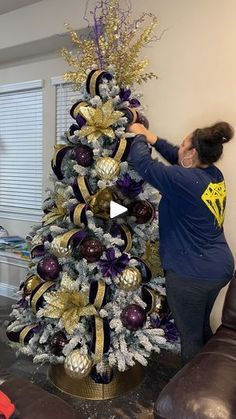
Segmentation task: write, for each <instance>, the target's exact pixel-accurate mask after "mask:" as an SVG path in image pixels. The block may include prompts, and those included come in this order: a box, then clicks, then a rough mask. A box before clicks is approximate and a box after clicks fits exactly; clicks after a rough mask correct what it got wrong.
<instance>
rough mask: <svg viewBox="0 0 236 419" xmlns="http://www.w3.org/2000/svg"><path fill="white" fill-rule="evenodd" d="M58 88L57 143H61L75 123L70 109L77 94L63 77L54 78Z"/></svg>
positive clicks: (54, 83)
mask: <svg viewBox="0 0 236 419" xmlns="http://www.w3.org/2000/svg"><path fill="white" fill-rule="evenodd" d="M51 80H52V84H53V85H55V87H56V142H57V143H61V136H62V135H63V134H64V133H65V132H66V131H67V130H68V129H69V127H70V126H71V125H72V124H73V123H75V120H74V119H73V118H71V116H70V108H71V106H72V105H73V103H74V102H76V100H78V95H77V99H76V93H75V92H74V91H73V88H72V84H71V83H65V82H64V81H63V78H62V77H52V79H51Z"/></svg>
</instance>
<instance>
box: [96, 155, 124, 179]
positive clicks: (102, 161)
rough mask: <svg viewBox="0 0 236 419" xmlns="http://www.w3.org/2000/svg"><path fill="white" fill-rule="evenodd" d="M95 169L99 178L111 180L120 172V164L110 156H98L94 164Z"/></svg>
mask: <svg viewBox="0 0 236 419" xmlns="http://www.w3.org/2000/svg"><path fill="white" fill-rule="evenodd" d="M95 170H96V172H97V175H98V177H99V178H100V179H103V180H111V179H113V178H114V177H115V176H117V175H118V174H119V172H120V164H119V162H118V161H117V160H115V159H113V158H112V157H99V158H98V159H97V161H96V164H95Z"/></svg>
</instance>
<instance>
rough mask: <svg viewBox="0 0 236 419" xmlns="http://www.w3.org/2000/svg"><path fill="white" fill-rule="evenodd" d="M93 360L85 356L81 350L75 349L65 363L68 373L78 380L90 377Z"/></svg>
mask: <svg viewBox="0 0 236 419" xmlns="http://www.w3.org/2000/svg"><path fill="white" fill-rule="evenodd" d="M92 366H93V363H92V359H91V358H90V357H89V356H88V355H84V354H82V353H81V352H80V350H79V349H75V350H74V351H72V352H71V353H70V354H69V355H67V357H66V359H65V363H64V368H65V371H66V373H67V374H68V375H69V376H70V377H72V378H77V379H78V380H79V379H81V378H84V377H87V375H89V373H90V371H91V369H92Z"/></svg>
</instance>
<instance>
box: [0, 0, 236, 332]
mask: <svg viewBox="0 0 236 419" xmlns="http://www.w3.org/2000/svg"><path fill="white" fill-rule="evenodd" d="M85 3H86V2H85V1H82V2H78V1H77V0H76V1H75V0H67V1H66V2H64V1H63V0H60V1H57V0H44V1H43V2H40V3H37V4H35V5H33V6H31V8H25V12H24V13H22V10H23V9H22V10H21V11H15V12H14V13H13V14H10V13H9V14H8V15H3V16H2V17H1V21H0V23H1V25H0V34H1V31H2V32H3V34H4V37H3V36H1V39H6V32H7V31H8V32H9V36H10V38H9V39H8V41H7V40H5V41H4V42H5V44H6V45H5V46H6V47H7V45H10V46H12V45H13V44H14V42H15V44H16V43H17V42H18V41H17V38H18V40H19V42H20V40H21V42H23V41H24V42H25V41H26V40H27V38H26V29H25V24H22V26H20V27H19V28H18V30H17V31H16V32H17V34H16V32H15V33H14V34H12V35H10V32H12V27H14V23H16V22H17V21H19V19H21V20H20V21H21V22H23V23H24V22H25V21H26V17H27V22H28V25H27V37H28V38H29V39H30V40H31V41H32V40H35V39H36V38H37V37H38V38H39V37H40V36H41V38H43V37H44V36H45V34H46V35H47V36H49V35H51V34H53V33H56V32H57V31H58V32H63V31H64V27H63V23H64V22H65V21H69V22H71V23H72V24H73V25H76V23H77V22H78V23H79V25H77V27H78V26H79V27H81V24H82V23H81V22H82V20H81V16H82V15H83V13H84V5H85ZM90 4H91V2H90ZM133 5H134V14H140V13H141V12H143V11H151V12H153V13H155V14H156V15H157V16H158V17H159V29H158V35H161V33H162V31H163V30H164V33H163V34H162V37H161V39H160V40H159V41H158V42H156V43H153V45H152V46H150V47H148V48H146V49H145V50H144V51H143V54H144V55H147V56H148V57H149V58H150V62H151V66H150V69H151V70H152V71H154V72H156V73H158V75H159V80H157V81H150V82H148V83H147V84H145V85H143V86H142V87H140V90H141V91H142V92H143V93H144V99H143V100H144V103H145V104H147V105H148V110H147V116H148V118H149V120H150V124H151V128H152V130H154V131H155V132H156V133H157V134H158V135H160V136H163V137H166V138H168V139H170V140H172V141H174V142H176V143H180V142H181V140H182V138H183V137H184V135H185V134H186V133H188V132H190V131H192V130H193V129H195V128H197V127H202V126H205V125H208V124H212V123H213V122H215V121H217V120H226V121H228V122H230V123H231V124H232V125H233V126H234V127H235V129H236V113H235V109H236V83H235V74H236V58H235V40H236V25H235V16H236V2H235V0H225V1H224V2H222V1H221V0H199V1H196V0H178V1H176V0H175V1H173V0H147V1H146V2H145V4H144V2H143V0H133ZM82 6H83V7H82ZM26 9H27V10H26ZM36 11H37V13H36ZM4 16H5V17H4ZM63 16H65V18H64V19H63ZM4 19H5V20H4ZM30 21H31V22H35V25H36V26H35V25H32V23H30ZM11 22H12V24H11V25H10V23H11ZM36 22H38V23H37V24H36ZM3 34H2V35H3ZM65 69H66V65H65V64H64V63H63V60H62V59H60V58H58V59H55V58H53V59H52V58H51V59H44V61H42V60H39V61H35V62H27V63H24V64H21V65H14V66H11V67H8V68H2V69H0V80H1V83H11V82H17V81H25V80H33V79H39V78H43V79H44V80H45V89H44V117H45V119H44V122H45V128H44V170H45V177H44V186H45V185H46V183H47V182H46V176H47V173H48V171H49V160H50V156H51V154H52V148H53V143H54V137H55V107H54V103H55V102H54V101H55V96H54V89H53V88H52V87H51V85H50V77H51V76H55V75H60V74H62V73H63V71H64V70H65ZM235 155H236V142H235V140H234V141H232V142H231V143H230V144H227V145H226V146H225V152H224V157H223V159H222V161H221V162H220V164H219V166H220V168H221V169H222V170H223V172H224V174H225V178H226V182H227V187H228V203H227V205H228V206H227V213H226V220H225V232H226V236H227V239H228V241H229V243H230V246H231V248H232V251H233V253H234V255H235V254H236V183H235V181H234V159H235V157H234V156H235ZM1 223H2V220H0V224H1ZM5 225H6V223H5ZM15 226H16V225H14V223H12V222H11V224H9V226H8V225H7V227H9V229H10V231H11V232H13V230H14V229H15ZM16 227H17V229H19V230H21V231H22V232H23V231H24V232H25V233H26V232H27V229H28V225H27V224H25V225H23V224H21V226H19V223H17V226H16ZM220 307H221V302H219V303H218V304H217V313H216V314H215V317H214V316H213V317H214V318H213V323H214V324H217V323H218V321H219V320H218V319H219V315H220Z"/></svg>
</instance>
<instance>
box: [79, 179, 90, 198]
mask: <svg viewBox="0 0 236 419" xmlns="http://www.w3.org/2000/svg"><path fill="white" fill-rule="evenodd" d="M77 185H78V187H79V190H80V192H81V195H82V197H83V199H84V201H87V200H88V199H89V198H90V196H91V194H90V192H89V190H88V187H87V185H86V182H85V177H84V176H78V178H77Z"/></svg>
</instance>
